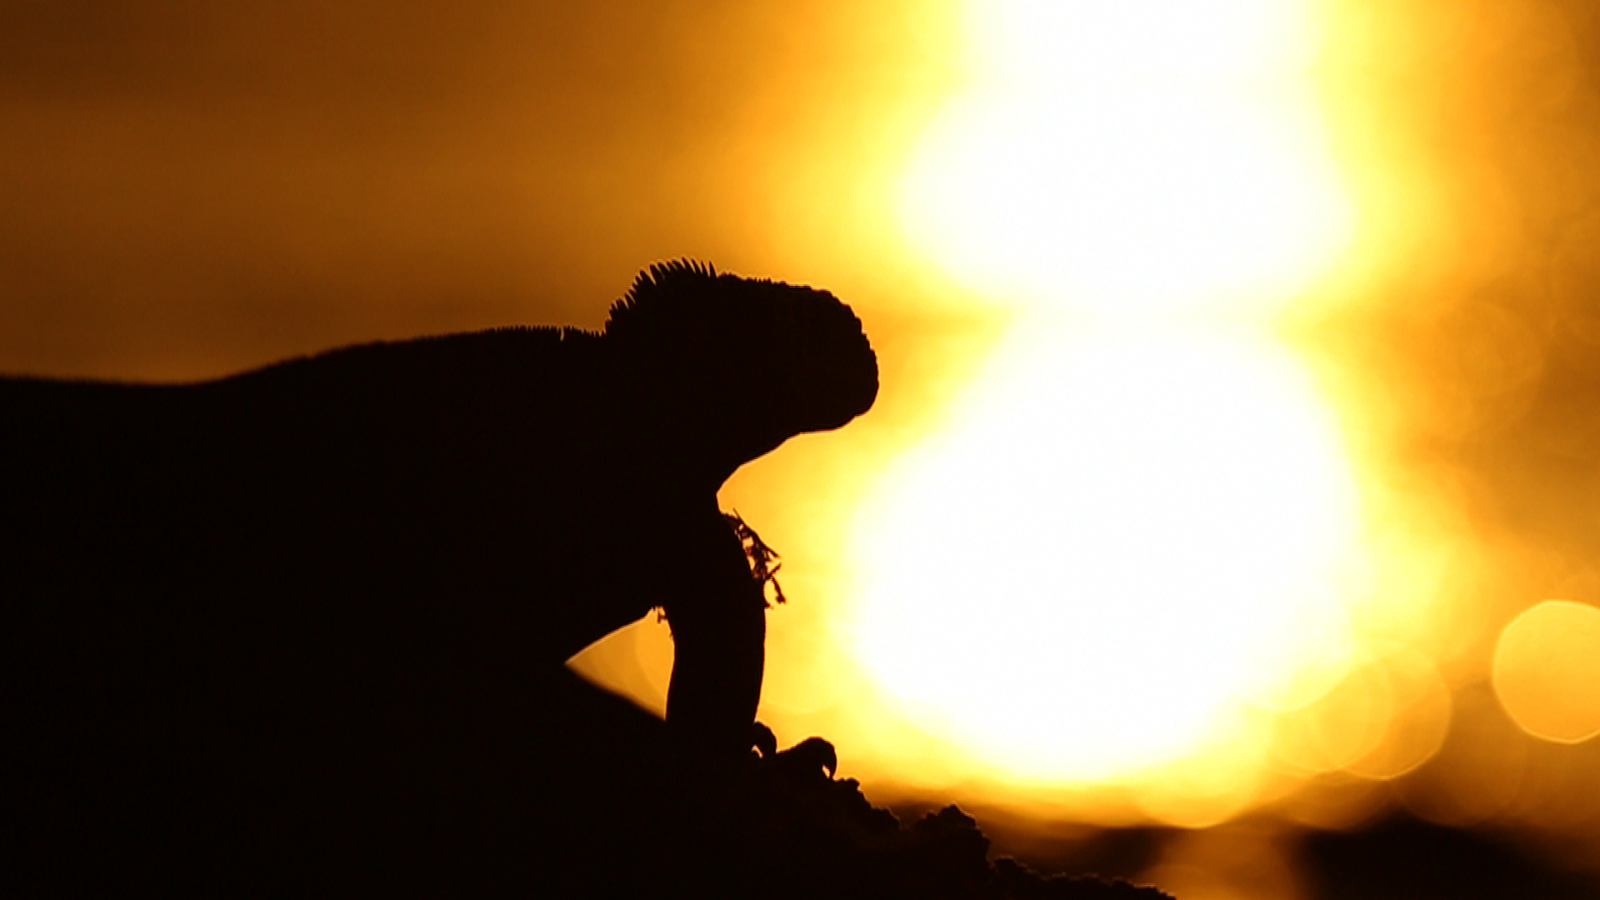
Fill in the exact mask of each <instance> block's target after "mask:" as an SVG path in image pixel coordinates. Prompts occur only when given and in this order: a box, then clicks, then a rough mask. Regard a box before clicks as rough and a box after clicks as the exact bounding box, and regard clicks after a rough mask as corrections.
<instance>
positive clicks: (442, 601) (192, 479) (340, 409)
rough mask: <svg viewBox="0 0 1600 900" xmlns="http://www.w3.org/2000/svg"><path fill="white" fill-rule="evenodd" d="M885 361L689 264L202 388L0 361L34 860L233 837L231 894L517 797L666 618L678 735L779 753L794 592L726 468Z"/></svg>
mask: <svg viewBox="0 0 1600 900" xmlns="http://www.w3.org/2000/svg"><path fill="white" fill-rule="evenodd" d="M877 386H878V381H877V362H876V357H875V355H874V353H873V351H872V349H871V347H870V345H869V343H868V341H867V339H866V337H865V335H864V333H863V331H862V328H861V323H860V321H859V320H858V319H857V318H856V316H855V315H854V314H853V313H852V312H851V311H850V309H849V307H847V306H846V305H844V304H843V303H841V302H839V301H838V300H837V299H836V298H835V297H834V296H833V295H831V294H829V293H827V292H825V291H819V290H813V289H810V288H807V287H800V286H792V285H788V284H783V283H778V282H773V281H764V280H751V279H744V278H740V277H736V276H733V275H729V274H719V273H717V272H715V271H714V270H713V269H712V267H711V266H709V265H702V264H699V263H693V262H687V261H680V262H672V263H666V264H659V265H655V266H652V267H650V269H649V271H647V272H645V273H642V274H641V275H640V276H639V277H638V279H637V280H636V281H635V282H634V284H633V286H632V288H631V290H629V291H628V293H627V295H626V296H625V297H624V298H623V299H622V300H620V301H618V302H617V303H616V304H614V305H613V306H612V308H611V311H610V318H609V319H608V321H607V322H606V324H605V327H604V330H603V332H601V333H594V332H587V331H582V330H577V329H573V328H526V327H524V328H507V329H497V330H491V331H484V332H477V333H471V334H457V335H449V336H443V337H431V338H423V339H418V340H412V341H403V342H394V343H374V344H366V345H361V346H355V347H349V348H345V349H341V350H335V351H331V352H327V353H323V354H319V355H316V356H312V357H309V358H301V359H295V360H291V361H288V362H283V363H279V364H276V365H271V366H267V367H265V368H262V369H257V370H253V371H249V372H245V373H243V374H239V375H234V376H231V377H226V378H222V379H218V380H214V381H206V382H200V383H193V384H185V385H149V384H118V383H105V382H83V381H56V380H45V379H33V378H7V379H0V429H3V436H0V603H3V606H4V613H3V617H4V618H3V620H0V623H3V631H4V635H3V637H0V646H3V648H4V656H5V660H6V662H5V666H6V668H7V669H8V670H9V671H8V674H7V678H6V687H5V691H6V693H7V694H8V695H9V698H8V701H7V702H8V704H9V705H10V706H11V712H10V713H8V716H7V717H8V720H9V721H8V725H7V737H6V741H7V743H8V744H10V745H11V751H10V755H11V756H12V760H13V762H12V764H11V771H10V773H9V774H8V776H7V779H8V780H11V782H12V784H13V788H11V789H8V790H7V794H9V799H8V802H7V805H8V806H10V807H11V808H12V809H13V810H14V811H16V812H18V813H20V814H21V815H22V817H23V818H25V819H27V820H28V821H30V822H31V825H30V827H29V842H24V843H23V844H21V845H19V846H20V847H21V848H22V850H21V851H20V852H22V853H24V854H30V855H32V856H33V857H34V858H35V867H34V869H33V871H34V872H35V874H36V875H37V876H38V877H39V878H41V879H43V881H41V882H40V883H41V884H45V885H46V886H49V885H50V884H53V882H51V881H50V878H51V877H52V876H50V875H49V874H48V872H49V871H52V870H51V869H50V867H51V866H57V867H58V868H59V867H72V866H76V867H79V868H81V869H84V870H86V871H90V872H91V874H89V875H84V874H82V872H80V873H79V874H77V875H74V876H73V878H74V879H77V880H75V881H73V882H72V883H73V884H77V885H79V886H84V885H89V886H94V885H102V886H104V885H111V886H117V885H120V884H123V883H126V882H124V881H121V880H119V879H123V878H124V877H125V876H128V873H129V872H130V871H135V870H140V868H139V867H141V866H147V865H154V864H155V863H154V862H152V858H151V857H154V856H158V855H160V854H162V853H171V852H179V851H176V850H173V848H175V847H176V848H183V847H190V848H194V847H202V848H204V850H203V851H201V850H195V851H194V855H195V860H193V861H191V862H192V866H193V867H194V868H195V869H196V871H209V872H211V876H207V877H213V876H214V877H217V878H221V879H222V881H221V882H219V883H229V884H231V882H229V880H228V878H225V877H223V876H222V875H219V874H218V873H233V875H231V876H230V877H235V876H237V872H239V871H244V870H248V869H250V867H251V866H255V867H256V868H257V869H258V870H260V871H268V870H271V871H278V870H277V869H274V868H273V867H274V866H279V867H282V866H291V862H290V861H289V860H288V857H289V856H293V855H294V854H296V853H302V852H304V853H307V854H313V853H320V854H321V855H322V858H324V860H325V861H326V859H330V858H333V857H336V856H337V855H338V853H339V852H340V851H338V850H337V849H336V848H334V849H330V847H331V844H332V843H337V842H338V841H339V840H343V839H344V838H342V837H340V836H341V835H344V834H346V833H352V834H353V833H356V832H361V831H362V829H368V830H370V826H371V822H372V821H373V820H374V819H379V818H383V817H385V816H392V817H393V819H394V821H395V822H397V823H410V824H404V825H402V824H396V825H395V826H394V827H395V828H397V829H398V828H416V827H429V828H435V827H443V826H439V825H438V824H437V822H435V821H434V819H436V818H437V817H434V819H430V818H429V816H430V815H431V814H430V813H428V812H427V810H431V809H437V808H443V807H446V806H449V804H450V803H453V802H454V800H451V799H450V798H459V797H460V796H465V795H468V794H472V795H474V796H479V795H481V796H491V795H494V794H495V792H496V791H499V790H501V789H502V785H501V784H500V782H499V781H497V779H501V778H504V777H505V773H506V772H514V771H517V770H518V767H519V766H520V767H522V768H530V767H537V766H538V765H540V762H541V759H540V757H539V756H538V753H537V750H536V748H537V747H539V746H542V745H545V744H549V743H559V742H561V741H564V740H567V738H568V737H569V735H568V734H567V732H569V731H571V730H573V729H575V728H580V727H581V726H582V723H581V722H578V723H575V722H572V721H556V722H554V723H550V722H546V721H543V720H542V719H541V716H540V713H539V705H540V703H541V702H543V701H544V700H546V699H548V698H550V697H553V696H557V695H559V694H560V691H562V690H566V688H564V687H559V686H556V687H552V685H559V684H564V682H560V681H559V679H560V678H562V677H564V676H563V675H562V674H560V673H561V672H562V669H561V667H562V664H563V663H564V662H565V661H566V660H567V659H568V658H570V657H571V656H572V655H573V654H575V653H577V652H578V651H579V650H581V649H582V648H583V647H585V646H586V645H588V644H590V643H592V642H593V641H595V640H597V639H599V638H601V637H603V636H604V635H606V634H608V633H610V632H612V631H614V630H616V629H617V628H620V627H622V626H624V625H626V624H628V623H630V622H632V621H635V620H637V619H639V618H641V617H642V616H644V615H646V614H648V613H649V612H650V611H651V610H652V609H656V608H660V609H662V610H664V612H665V615H666V617H667V619H668V622H669V624H670V626H671V629H672V634H673V639H674V641H675V645H676V651H675V652H676V658H675V663H674V667H673V672H672V680H671V686H670V691H669V697H668V704H667V728H666V730H667V732H669V733H672V734H676V735H678V736H679V743H681V744H682V745H684V746H689V747H692V748H694V749H693V750H692V751H690V752H691V753H692V754H700V755H703V756H705V757H708V758H723V757H726V758H732V757H735V756H740V755H743V756H748V755H749V753H750V747H751V742H752V740H755V739H757V735H758V734H759V730H758V729H759V726H755V725H754V718H755V710H756V704H757V701H758V699H759V695H760V688H761V680H762V668H763V653H764V650H763V644H764V638H765V608H766V603H765V598H764V591H763V586H762V580H761V578H759V577H753V576H752V573H751V568H750V563H749V561H748V560H747V558H746V553H745V548H744V547H743V546H742V545H741V536H740V535H739V534H736V533H735V531H734V529H732V528H730V526H729V523H728V522H727V521H726V520H725V519H724V518H723V514H722V512H721V511H720V510H719V508H718V505H717V497H716V495H717V490H718V488H719V487H720V486H721V485H722V483H723V482H724V480H725V479H726V478H727V477H728V476H729V475H731V474H732V473H733V471H734V470H735V469H737V468H738V467H739V466H740V465H742V464H744V463H745V462H748V461H750V460H752V459H755V458H756V457H759V456H761V455H762V454H765V453H767V452H768V451H770V450H772V449H774V448H776V447H777V446H778V445H780V444H782V443H783V442H784V441H785V440H787V439H788V438H790V437H793V436H795V435H798V434H802V433H805V432H815V431H825V430H829V429H834V428H838V427H840V426H842V425H844V424H845V423H847V422H849V421H850V420H851V419H852V418H854V417H856V416H858V415H860V414H862V413H864V412H865V411H866V410H867V409H868V408H869V407H870V406H871V405H872V403H873V400H874V398H875V397H876V394H877ZM508 711H512V712H515V713H517V715H509V714H508ZM585 715H587V713H585ZM512 718H515V719H517V723H516V724H514V725H508V724H505V722H506V720H508V719H512ZM508 728H515V729H521V730H520V731H518V732H517V740H516V741H510V742H509V743H508V741H507V740H506V734H507V732H506V731H505V729H508ZM497 729H498V730H497ZM510 744H515V746H516V748H517V749H516V750H508V749H506V746H509V745H510ZM529 748H535V749H534V750H530V749H529ZM508 753H511V754H516V753H523V754H528V753H532V754H533V755H532V757H531V758H530V757H527V756H524V757H521V758H505V754H508ZM530 777H531V776H530ZM540 784H543V783H542V782H541V783H540ZM537 789H542V788H537ZM475 792H476V793H475ZM430 804H431V805H430ZM424 808H425V809H424ZM418 810H422V811H421V812H419V811H418ZM341 817H346V818H341ZM306 819H310V820H314V821H312V822H311V823H309V824H308V823H307V822H305V821H302V820H306ZM346 819H348V821H346ZM357 820H360V821H357ZM287 822H297V823H299V824H297V825H295V826H294V827H295V828H296V829H300V830H302V831H304V832H305V833H306V834H308V835H320V837H306V838H305V839H304V841H301V842H300V843H296V842H295V841H296V840H297V839H296V838H292V837H285V836H284V834H283V833H281V832H283V830H284V828H285V827H286V826H285V823H287ZM418 822H421V823H424V825H423V826H418V825H417V823H418ZM130 835H138V836H139V839H138V840H133V838H131V837H130ZM150 835H156V836H155V837H150ZM147 838H148V839H147ZM350 840H352V841H355V840H356V839H355V838H350ZM316 841H320V842H321V843H320V844H317V846H316V847H315V848H312V849H307V848H308V847H310V846H311V844H313V843H316ZM30 842H31V843H30ZM130 842H131V843H130ZM252 842H255V843H254V844H253V843H252ZM123 845H129V846H135V847H138V848H141V849H138V850H136V851H128V853H123V854H121V855H120V856H119V854H118V852H117V848H119V847H122V846H123ZM258 845H259V847H265V848H268V849H265V850H261V849H256V850H252V849H251V848H252V847H256V846H258ZM63 848H75V849H63ZM352 852H354V851H352ZM63 854H65V855H63ZM206 854H210V855H211V856H210V857H207V856H206ZM274 854H277V855H276V856H275V855H274ZM211 857H215V858H211ZM50 859H55V860H56V862H54V863H51V862H37V860H50ZM250 860H253V861H254V862H250ZM273 860H276V862H274V861H273ZM202 862H203V863H204V864H203V865H202ZM294 864H296V865H298V864H299V863H294ZM162 865H165V866H166V868H161V869H160V870H161V871H162V872H165V873H166V874H165V875H163V876H162V877H163V878H169V877H177V876H176V875H174V874H173V873H174V872H175V871H179V870H181V869H182V868H183V867H182V866H179V865H177V864H173V863H170V861H169V862H168V863H165V864H162ZM308 865H309V864H308ZM175 866H176V868H174V867H175ZM96 867H99V869H97V868H96ZM208 867H209V868H208ZM291 867H292V866H291ZM158 868H159V867H158ZM98 870H104V871H102V872H101V875H103V876H104V879H103V880H101V881H97V880H96V879H97V878H99V877H100V876H97V875H93V874H92V872H93V871H98ZM141 871H142V870H141ZM184 871H187V870H184ZM41 872H44V873H45V874H39V873H41ZM57 874H59V872H57ZM184 877H188V876H184ZM195 877H199V876H195ZM191 886H193V885H191ZM234 886H237V885H234Z"/></svg>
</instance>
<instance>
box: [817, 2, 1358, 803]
mask: <svg viewBox="0 0 1600 900" xmlns="http://www.w3.org/2000/svg"><path fill="white" fill-rule="evenodd" d="M968 12H969V16H970V19H969V21H968V24H967V29H968V33H969V35H970V37H971V39H972V44H971V46H972V49H973V53H974V59H975V61H976V66H975V74H974V79H973V83H972V85H971V87H970V89H969V90H968V91H967V92H966V93H964V94H963V95H961V96H959V97H958V98H956V99H955V100H954V102H953V103H952V104H951V106H950V107H949V108H948V110H947V112H946V114H945V116H944V117H943V118H942V119H940V120H938V121H937V122H936V123H935V125H934V126H933V127H932V129H931V130H930V131H929V132H928V134H927V136H926V138H925V140H924V142H923V143H922V144H921V145H920V148H919V149H918V150H917V152H916V153H915V154H914V155H913V158H912V159H911V161H910V163H909V165H908V167H907V169H906V172H905V174H904V177H903V181H902V194H901V215H902V220H903V222H904V225H905V228H906V231H907V233H908V235H909V236H910V238H911V239H912V240H913V241H914V242H916V243H917V244H918V245H919V246H921V247H922V248H924V250H925V252H926V253H927V254H928V258H929V259H930V260H932V261H934V262H935V264H936V265H939V266H941V267H943V268H944V269H945V270H946V271H948V272H950V273H951V274H953V275H954V276H955V277H957V278H958V279H960V280H962V281H964V282H966V283H967V284H968V285H969V286H970V287H972V288H973V289H974V290H975V291H976V292H977V293H979V294H980V295H981V296H983V297H985V298H987V299H989V300H990V301H992V302H996V303H1000V304H1004V305H1008V306H1010V307H1012V308H1013V309H1014V310H1016V311H1017V313H1016V314H1017V316H1018V317H1019V321H1018V323H1017V325H1016V327H1015V328H1014V330H1013V332H1012V334H1011V337H1010V338H1009V339H1008V340H1006V341H1003V342H1002V344H1001V345H1000V346H999V347H998V348H996V350H995V352H994V358H993V361H992V364H991V366H990V367H989V369H988V370H987V371H986V372H985V374H984V375H983V376H982V377H981V378H980V379H978V380H977V381H976V382H975V383H974V384H972V385H971V386H970V388H969V390H968V392H967V393H966V395H965V399H964V401H963V402H962V403H961V404H960V405H959V406H958V407H957V408H956V409H955V410H954V411H953V412H952V413H951V414H950V416H949V418H948V419H947V421H946V422H945V424H944V426H943V427H942V429H940V430H939V431H938V432H936V433H935V434H933V435H931V436H930V437H929V438H928V439H926V440H925V441H924V442H923V443H922V444H920V445H919V446H917V447H916V448H914V449H913V450H911V451H910V452H908V453H906V454H905V455H904V456H903V457H902V458H901V459H900V461H899V462H898V463H897V464H896V465H894V466H892V467H891V468H890V471H889V473H888V475H887V477H886V478H885V479H884V480H883V482H882V483H881V484H880V485H879V486H878V489H877V490H876V492H875V493H874V495H873V496H872V497H871V498H870V499H869V500H867V501H866V502H864V503H863V505H862V506H861V508H860V510H859V514H858V517H857V520H856V525H855V529H854V531H853V535H854V541H853V547H854V548H855V550H856V551H857V552H858V553H859V554H860V559H859V565H858V567H857V576H858V582H857V586H856V591H855V595H854V596H855V599H856V603H855V608H854V611H855V615H854V618H853V619H852V620H851V624H850V633H849V635H848V638H847V639H848V640H849V641H850V642H851V645H852V646H853V647H854V650H855V653H856V655H857V657H858V659H859V660H860V661H861V664H862V666H863V667H864V668H865V669H866V670H867V671H868V672H869V673H870V674H871V678H872V681H873V682H874V683H875V684H876V685H877V687H878V688H879V689H881V690H882V691H883V693H884V694H885V695H886V698H887V703H888V706H889V707H890V708H893V709H897V710H903V711H906V714H907V715H908V716H909V717H910V718H911V719H912V720H914V722H915V723H916V725H917V727H920V728H923V729H924V730H925V731H926V732H927V733H928V734H931V735H936V736H938V738H939V739H941V740H944V741H948V742H949V743H951V744H953V745H954V746H957V747H959V748H961V749H962V751H963V752H964V753H965V754H967V755H968V756H969V757H970V758H971V759H972V760H974V761H975V762H974V765H975V766H978V767H979V768H981V769H983V770H985V771H989V772H991V773H992V774H994V775H995V776H996V777H998V778H1001V779H1010V780H1014V781H1029V782H1033V783H1055V784H1083V785H1088V784H1095V783H1098V784H1108V783H1112V784H1114V783H1132V782H1134V781H1138V780H1140V779H1141V778H1143V779H1144V781H1143V782H1142V783H1145V784H1146V785H1152V784H1154V782H1151V781H1150V780H1149V779H1148V778H1145V777H1144V775H1141V773H1146V774H1151V773H1153V770H1152V767H1156V768H1160V767H1165V769H1163V771H1168V772H1169V773H1170V772H1175V771H1178V769H1179V768H1182V767H1183V766H1184V765H1186V764H1188V763H1192V762H1194V761H1195V760H1197V759H1199V758H1201V757H1205V758H1206V759H1208V760H1211V761H1212V762H1214V763H1216V765H1213V766H1211V767H1212V768H1217V769H1218V770H1219V771H1221V770H1225V769H1228V768H1229V767H1230V766H1231V767H1233V768H1236V769H1237V768H1240V767H1244V768H1248V766H1245V764H1244V762H1243V761H1242V760H1243V756H1239V755H1238V754H1236V757H1235V758H1231V759H1226V760H1217V759H1215V758H1214V757H1215V755H1216V753H1218V752H1221V751H1218V750H1217V748H1225V747H1234V748H1236V749H1237V748H1239V747H1243V746H1244V745H1245V744H1250V747H1249V748H1246V749H1243V750H1239V751H1238V753H1240V754H1243V755H1244V756H1249V755H1251V754H1254V755H1255V757H1257V762H1258V763H1259V761H1260V760H1259V757H1260V756H1261V755H1262V754H1264V753H1266V752H1267V751H1266V750H1265V749H1263V748H1264V747H1266V746H1267V744H1269V743H1270V741H1271V738H1270V737H1269V736H1266V732H1265V731H1261V730H1259V729H1258V730H1257V731H1255V732H1250V734H1251V735H1252V736H1251V737H1249V739H1248V740H1247V739H1245V737H1242V735H1245V733H1246V732H1249V731H1250V726H1246V725H1241V722H1245V721H1246V720H1248V719H1250V718H1251V717H1252V716H1254V717H1255V718H1256V719H1257V720H1264V719H1265V718H1270V715H1271V713H1268V712H1264V711H1276V712H1277V713H1283V712H1285V711H1289V710H1295V709H1297V708H1300V707H1305V706H1307V705H1308V704H1313V703H1314V702H1316V701H1318V700H1319V698H1322V697H1323V696H1324V695H1325V694H1329V693H1330V692H1332V691H1334V689H1335V688H1336V687H1337V686H1338V685H1340V684H1341V683H1342V682H1343V681H1344V680H1346V679H1347V677H1348V676H1349V673H1350V671H1351V670H1352V667H1353V666H1355V664H1356V662H1355V661H1356V658H1357V656H1358V650H1359V648H1358V647H1357V646H1356V641H1355V638H1354V637H1353V635H1352V632H1351V626H1350V622H1349V618H1348V615H1347V606H1346V600H1347V599H1348V598H1347V597H1346V596H1345V594H1347V593H1348V587H1349V585H1348V584H1347V583H1346V582H1347V581H1348V575H1349V573H1350V572H1351V571H1353V570H1356V569H1359V565H1358V564H1356V563H1355V562H1354V560H1355V559H1356V557H1357V555H1358V553H1359V532H1360V530H1361V510H1360V508H1359V507H1360V503H1359V496H1358V489H1357V484H1356V480H1355V478H1354V476H1353V474H1352V469H1351V462H1350V459H1349V453H1348V452H1347V451H1346V448H1345V447H1344V445H1343V441H1342V437H1341V435H1340V433H1339V429H1338V426H1337V424H1336V422H1335V421H1334V415H1333V413H1332V410H1331V407H1330V405H1329V403H1328V401H1327V400H1326V399H1325V398H1324V397H1322V396H1321V395H1320V394H1319V391H1318V390H1317V388H1316V386H1315V384H1314V382H1313V379H1312V378H1311V376H1310V375H1309V373H1308V371H1307V370H1306V368H1305V366H1304V365H1303V364H1302V363H1301V362H1300V360H1299V359H1298V357H1297V356H1296V355H1295V353H1294V352H1293V351H1292V350H1290V349H1289V348H1288V347H1287V346H1286V345H1284V344H1282V343H1280V342H1278V341H1276V340H1274V339H1273V338H1272V337H1270V335H1269V332H1270V328H1269V327H1266V325H1267V323H1269V322H1270V320H1271V318H1272V316H1273V315H1274V314H1275V313H1277V312H1278V311H1280V310H1281V309H1282V308H1283V306H1284V305H1285V304H1286V303H1288V302H1291V301H1292V300H1293V299H1294V298H1295V297H1296V296H1298V295H1300V294H1302V293H1303V292H1304V291H1305V290H1306V289H1307V288H1308V287H1309V286H1310V285H1311V284H1312V283H1313V282H1314V281H1315V280H1316V279H1317V278H1318V277H1319V276H1320V275H1322V274H1323V273H1324V272H1326V271H1327V270H1328V269H1329V268H1330V267H1331V266H1332V265H1333V264H1334V262H1335V261H1336V260H1337V258H1338V257H1339V254H1340V253H1341V252H1343V250H1344V249H1345V247H1346V245H1347V244H1348V242H1349V240H1350V238H1351V234H1352V231H1353V227H1354V224H1353V213H1352V211H1351V210H1352V206H1351V204H1350V202H1349V200H1348V198H1347V196H1346V194H1345V191H1344V189H1343V186H1342V184H1341V182H1340V179H1339V177H1338V172H1337V169H1336V167H1335V166H1334V164H1333V162H1332V160H1331V157H1330V153H1329V150H1328V149H1327V147H1326V146H1325V143H1326V142H1325V137H1324V135H1323V129H1322V124H1321V117H1320V113H1319V109H1318V106H1317V103H1316V97H1315V93H1314V90H1313V86H1312V83H1311V80H1310V75H1309V74H1308V69H1309V65H1310V61H1311V59H1312V58H1313V57H1314V56H1315V53H1316V49H1317V28H1316V23H1315V21H1314V20H1313V17H1312V15H1311V12H1310V9H1309V6H1308V5H1307V4H1305V3H1297V2H1293V0H1223V2H1215V3H1205V4H1196V3H1187V2H1177V0H1138V2H1129V3H1118V4H1108V3H1087V2H1042V0H1041V2H1024V0H1013V2H1002V0H984V2H974V3H971V4H969V7H968ZM1319 709H1320V707H1319ZM1375 727H1376V728H1377V729H1378V730H1377V732H1375V735H1376V736H1375V737H1374V741H1376V740H1377V739H1378V737H1381V735H1382V729H1383V727H1385V724H1384V723H1383V722H1380V723H1378V724H1377V726H1375ZM1269 730H1270V729H1269ZM1357 749H1358V750H1360V751H1361V752H1362V753H1365V752H1366V751H1367V750H1370V749H1371V748H1369V747H1366V746H1365V745H1363V746H1362V747H1361V748H1357ZM1230 752H1231V751H1230ZM1352 752H1354V751H1352ZM1357 755H1359V754H1357ZM1341 759H1342V757H1341ZM1208 765H1210V764H1209V763H1208ZM1174 766H1176V767H1178V768H1173V767H1174ZM1190 768H1192V766H1191V767H1190ZM1152 790H1155V788H1152ZM1229 792H1232V793H1234V794H1238V792H1237V791H1233V790H1232V789H1231V788H1230V789H1229V791H1225V792H1224V793H1229ZM1151 796H1152V797H1154V796H1155V794H1154V793H1152V794H1151Z"/></svg>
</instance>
